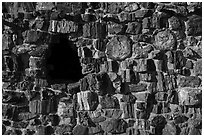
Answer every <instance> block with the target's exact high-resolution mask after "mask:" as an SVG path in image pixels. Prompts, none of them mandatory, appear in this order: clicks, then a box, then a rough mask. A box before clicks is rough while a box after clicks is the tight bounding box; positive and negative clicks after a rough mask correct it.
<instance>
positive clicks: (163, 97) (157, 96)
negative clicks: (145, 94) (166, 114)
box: [155, 92, 167, 101]
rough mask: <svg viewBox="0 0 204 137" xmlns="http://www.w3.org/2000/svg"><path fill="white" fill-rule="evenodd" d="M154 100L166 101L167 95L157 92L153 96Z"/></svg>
mask: <svg viewBox="0 0 204 137" xmlns="http://www.w3.org/2000/svg"><path fill="white" fill-rule="evenodd" d="M155 99H156V100H159V101H166V99H167V94H166V93H165V92H157V93H156V94H155Z"/></svg>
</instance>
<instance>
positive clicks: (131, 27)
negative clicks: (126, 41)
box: [126, 22, 142, 35]
mask: <svg viewBox="0 0 204 137" xmlns="http://www.w3.org/2000/svg"><path fill="white" fill-rule="evenodd" d="M141 32H142V24H141V23H140V22H134V23H128V25H127V29H126V33H128V34H131V35H137V34H141Z"/></svg>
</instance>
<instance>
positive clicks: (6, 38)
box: [2, 33, 14, 50]
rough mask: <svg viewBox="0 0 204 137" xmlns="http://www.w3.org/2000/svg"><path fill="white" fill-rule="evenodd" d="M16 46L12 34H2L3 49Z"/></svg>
mask: <svg viewBox="0 0 204 137" xmlns="http://www.w3.org/2000/svg"><path fill="white" fill-rule="evenodd" d="M13 47H14V43H13V40H12V35H11V34H9V33H8V34H6V33H4V34H3V35H2V50H10V49H12V48H13Z"/></svg>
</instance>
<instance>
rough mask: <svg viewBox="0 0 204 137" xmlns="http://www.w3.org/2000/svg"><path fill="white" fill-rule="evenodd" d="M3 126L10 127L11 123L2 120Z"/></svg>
mask: <svg viewBox="0 0 204 137" xmlns="http://www.w3.org/2000/svg"><path fill="white" fill-rule="evenodd" d="M3 124H4V125H5V126H10V125H11V122H10V121H9V120H3Z"/></svg>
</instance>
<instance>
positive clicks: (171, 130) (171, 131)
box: [162, 122, 177, 135]
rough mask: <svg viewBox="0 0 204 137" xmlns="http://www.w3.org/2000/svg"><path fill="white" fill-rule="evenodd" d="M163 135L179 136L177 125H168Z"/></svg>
mask: <svg viewBox="0 0 204 137" xmlns="http://www.w3.org/2000/svg"><path fill="white" fill-rule="evenodd" d="M162 133H163V135H176V134H177V128H176V125H175V124H174V123H173V122H171V123H167V124H166V125H165V127H164V129H163V131H162Z"/></svg>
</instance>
